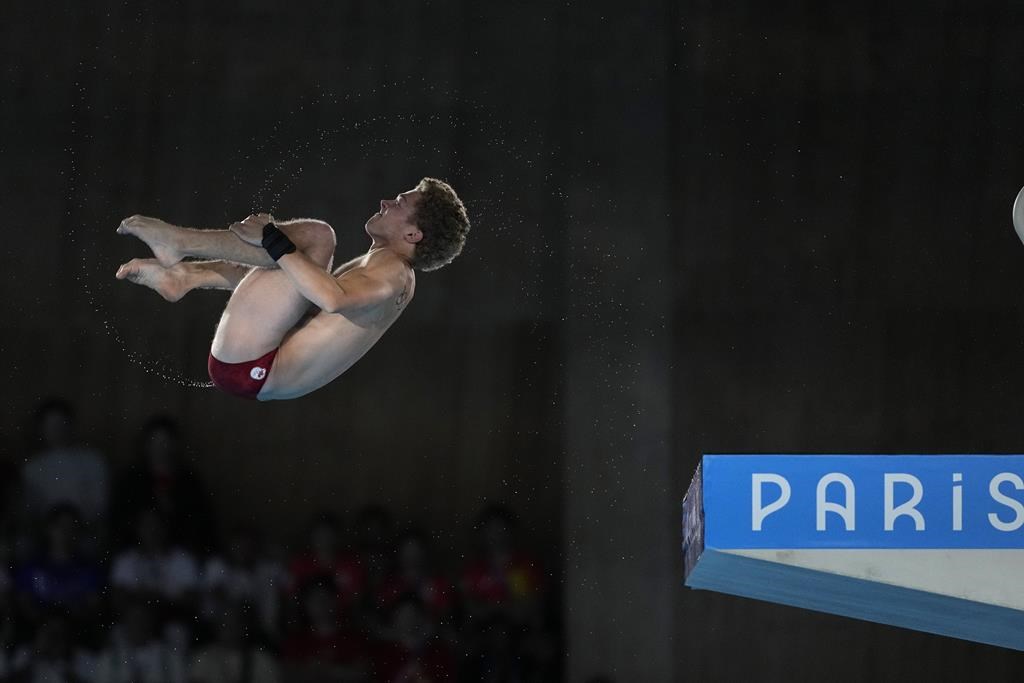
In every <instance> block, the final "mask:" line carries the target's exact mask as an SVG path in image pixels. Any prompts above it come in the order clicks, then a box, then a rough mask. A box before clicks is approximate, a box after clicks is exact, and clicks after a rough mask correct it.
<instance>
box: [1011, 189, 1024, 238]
mask: <svg viewBox="0 0 1024 683" xmlns="http://www.w3.org/2000/svg"><path fill="white" fill-rule="evenodd" d="M1013 229H1014V230H1016V231H1017V237H1019V238H1020V241H1021V242H1024V187H1022V188H1021V189H1020V192H1018V193H1017V199H1015V200H1014V202H1013Z"/></svg>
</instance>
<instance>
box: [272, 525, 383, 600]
mask: <svg viewBox="0 0 1024 683" xmlns="http://www.w3.org/2000/svg"><path fill="white" fill-rule="evenodd" d="M340 527H341V525H340V524H339V522H338V520H337V518H336V517H335V516H334V515H332V514H330V513H322V514H320V515H319V516H318V517H316V519H314V521H313V524H312V525H311V526H310V531H309V547H308V549H307V550H306V551H304V552H302V553H300V554H299V555H296V556H295V557H294V558H292V561H291V562H290V563H289V565H288V579H289V580H288V592H289V594H291V595H293V596H294V595H295V594H296V593H297V592H298V590H299V588H301V587H302V586H303V585H305V584H306V583H307V582H308V581H310V580H311V579H314V578H319V577H322V576H330V577H331V578H332V579H333V581H334V585H335V590H336V591H337V596H338V607H339V610H340V611H341V612H343V613H348V612H350V611H351V610H352V609H353V608H354V607H355V606H356V605H357V603H358V601H359V599H360V597H361V596H362V594H363V591H364V589H365V585H366V572H365V570H364V569H363V565H362V563H361V562H360V561H359V558H358V557H356V556H355V555H354V554H353V553H349V552H345V551H344V550H343V549H342V545H341V528H340Z"/></svg>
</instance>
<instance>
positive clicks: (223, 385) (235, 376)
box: [206, 349, 277, 399]
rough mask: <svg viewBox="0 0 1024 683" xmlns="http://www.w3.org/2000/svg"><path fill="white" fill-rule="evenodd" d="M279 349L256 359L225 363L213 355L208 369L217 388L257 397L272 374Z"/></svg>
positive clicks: (246, 396)
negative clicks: (271, 367)
mask: <svg viewBox="0 0 1024 683" xmlns="http://www.w3.org/2000/svg"><path fill="white" fill-rule="evenodd" d="M276 355H277V349H274V350H273V351H271V352H270V353H267V354H265V355H263V356H260V357H259V358H257V359H256V360H250V361H246V362H245V363H224V362H222V361H219V360H217V359H216V358H214V357H213V354H212V353H211V354H210V358H209V360H208V361H207V363H206V370H207V372H209V373H210V379H211V380H213V383H214V384H215V385H217V388H218V389H220V390H221V391H224V392H226V393H229V394H234V395H235V396H241V397H242V398H251V399H255V398H256V395H257V394H259V393H260V389H262V388H263V383H264V382H265V381H266V380H267V375H268V374H270V366H271V365H273V364H274V356H276Z"/></svg>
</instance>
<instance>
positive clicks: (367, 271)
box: [117, 178, 469, 401]
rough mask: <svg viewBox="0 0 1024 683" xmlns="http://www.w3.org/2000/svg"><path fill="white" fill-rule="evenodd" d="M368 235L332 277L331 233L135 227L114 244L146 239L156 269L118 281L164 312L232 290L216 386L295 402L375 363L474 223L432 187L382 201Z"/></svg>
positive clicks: (139, 263)
mask: <svg viewBox="0 0 1024 683" xmlns="http://www.w3.org/2000/svg"><path fill="white" fill-rule="evenodd" d="M365 227H366V233H367V234H368V235H369V236H370V238H371V239H372V243H371V244H370V249H369V251H367V252H366V253H365V254H363V255H361V256H357V257H356V258H354V259H352V260H351V261H349V262H347V263H345V264H344V265H342V266H340V267H338V268H336V269H334V270H333V271H332V270H331V265H332V263H333V260H334V249H335V236H334V230H333V229H332V228H331V226H330V225H328V224H327V223H325V222H323V221H320V220H314V219H305V218H300V219H293V220H288V221H275V220H274V219H273V217H272V216H270V215H269V214H256V215H251V216H249V217H248V218H246V219H245V220H243V221H241V222H239V223H233V224H232V225H231V226H230V227H229V228H228V229H227V230H195V229H190V228H182V227H178V226H175V225H171V224H169V223H166V222H164V221H162V220H159V219H157V218H147V217H145V216H131V217H129V218H126V219H124V220H123V221H122V222H121V225H120V227H118V229H117V232H118V233H121V234H126V235H135V236H136V237H138V238H139V239H141V240H142V241H143V242H145V243H146V244H147V245H148V246H149V248H150V249H151V250H152V251H153V256H155V258H151V259H132V260H131V261H129V262H128V263H125V264H124V265H122V266H121V267H120V269H118V271H117V278H118V279H119V280H125V279H126V280H129V281H131V282H135V283H137V284H140V285H145V286H147V287H149V288H150V289H153V290H155V291H156V292H157V293H159V294H160V295H161V296H162V297H164V298H165V299H167V300H168V301H177V300H179V299H181V298H182V297H183V296H185V294H187V293H188V292H190V291H192V290H193V289H227V290H231V291H232V294H231V298H230V299H229V300H228V303H227V306H226V307H225V309H224V313H223V315H222V316H221V319H220V322H219V323H218V325H217V331H216V333H215V334H214V337H213V343H212V345H211V347H210V357H209V362H208V369H209V373H210V379H211V380H213V383H214V384H215V385H216V386H217V387H219V388H220V389H222V390H224V391H226V392H228V393H231V394H235V395H238V396H242V397H245V398H253V399H258V400H260V401H267V400H274V399H288V398H296V397H298V396H302V395H304V394H308V393H309V392H311V391H313V390H315V389H318V388H320V387H322V386H324V385H325V384H327V383H328V382H330V381H331V380H333V379H334V378H336V377H338V376H339V375H341V374H342V373H343V372H345V371H346V370H348V369H349V368H350V367H352V365H353V364H354V363H355V362H356V361H357V360H359V359H360V358H361V357H362V356H363V354H365V353H366V352H367V351H369V349H370V347H372V346H373V345H374V344H375V343H376V342H377V340H378V339H380V338H381V336H382V335H383V334H384V332H385V331H386V330H387V329H388V327H390V326H391V324H392V323H394V322H395V320H397V319H398V316H399V315H401V313H402V311H403V310H405V307H406V306H407V305H408V304H409V301H411V300H412V297H413V294H414V292H415V290H416V277H415V272H414V271H415V270H423V271H430V270H437V269H438V268H441V267H442V266H445V265H447V264H448V263H451V261H452V260H453V259H454V258H455V257H456V256H458V255H459V253H460V252H461V251H462V247H463V245H464V244H465V241H466V236H467V235H468V233H469V218H468V216H467V214H466V208H465V206H464V205H463V203H462V201H461V200H460V199H459V197H458V195H456V193H455V191H454V190H453V189H452V188H451V186H450V185H448V184H447V183H445V182H443V181H441V180H437V179H436V178H424V179H423V180H421V181H420V182H419V184H418V185H417V186H416V187H415V188H413V189H411V190H408V191H406V192H402V193H400V194H399V195H398V196H397V197H395V198H394V199H385V200H382V201H381V203H380V211H378V212H377V213H375V214H374V215H372V216H370V218H369V220H367V221H366V226H365ZM187 257H195V258H200V259H211V260H206V261H185V260H183V259H185V258H187Z"/></svg>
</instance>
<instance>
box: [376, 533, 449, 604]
mask: <svg viewBox="0 0 1024 683" xmlns="http://www.w3.org/2000/svg"><path fill="white" fill-rule="evenodd" d="M407 593H413V594H415V595H416V596H417V597H418V598H419V599H420V600H421V601H422V604H423V608H424V609H425V610H426V611H427V612H428V614H430V616H431V617H432V618H433V619H434V620H436V621H437V622H438V623H439V624H450V623H451V619H452V617H453V611H454V607H455V586H454V584H453V583H452V582H451V580H450V579H448V577H446V576H445V575H444V574H442V573H441V572H438V571H437V570H436V569H435V568H434V563H433V557H432V555H431V548H430V541H429V537H428V536H427V533H426V532H425V531H423V529H421V528H418V527H414V528H410V529H407V530H406V531H404V532H403V533H402V534H401V535H400V536H399V537H398V539H397V541H396V543H395V563H394V568H393V570H392V571H391V573H390V574H389V575H388V576H387V578H386V579H384V581H383V582H381V585H380V587H379V588H378V590H377V594H376V606H375V607H376V610H377V611H378V612H379V613H382V614H386V613H390V611H391V609H392V607H393V606H394V604H395V602H396V601H397V600H398V599H399V598H400V597H402V596H403V595H405V594H407Z"/></svg>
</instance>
